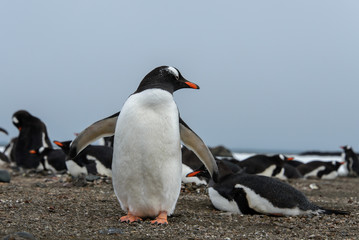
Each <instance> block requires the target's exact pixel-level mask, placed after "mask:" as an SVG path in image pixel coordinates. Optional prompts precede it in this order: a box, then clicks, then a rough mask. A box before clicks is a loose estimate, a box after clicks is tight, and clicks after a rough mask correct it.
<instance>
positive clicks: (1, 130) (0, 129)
mask: <svg viewBox="0 0 359 240" xmlns="http://www.w3.org/2000/svg"><path fill="white" fill-rule="evenodd" d="M0 132H3V133H5V134H6V135H9V133H8V132H7V131H6V130H5V129H3V128H2V127H0Z"/></svg>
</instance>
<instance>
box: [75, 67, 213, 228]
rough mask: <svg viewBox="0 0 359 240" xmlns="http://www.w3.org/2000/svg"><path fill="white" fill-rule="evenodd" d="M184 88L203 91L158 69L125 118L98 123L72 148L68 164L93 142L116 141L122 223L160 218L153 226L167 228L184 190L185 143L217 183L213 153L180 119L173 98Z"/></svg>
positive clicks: (127, 107)
mask: <svg viewBox="0 0 359 240" xmlns="http://www.w3.org/2000/svg"><path fill="white" fill-rule="evenodd" d="M181 88H193V89H199V87H198V86H197V85H196V84H194V83H192V82H189V81H187V80H186V79H185V78H184V77H183V76H182V75H181V73H180V72H179V71H178V69H176V68H174V67H169V66H161V67H157V68H155V69H154V70H152V71H151V72H150V73H148V74H147V75H146V76H145V77H144V78H143V80H142V81H141V83H140V84H139V86H138V88H137V90H136V91H135V92H134V93H133V94H132V95H131V96H130V97H129V98H128V99H127V100H126V102H125V103H124V105H123V107H122V110H121V113H117V114H115V115H112V116H111V117H108V118H105V119H103V120H100V121H98V122H96V123H94V124H93V125H91V126H90V127H89V128H87V129H85V130H84V131H83V132H81V133H80V134H79V136H78V137H77V138H76V139H75V140H74V142H73V143H72V145H71V152H70V156H69V157H70V158H71V157H73V156H75V155H76V154H77V153H78V152H80V151H81V150H82V149H83V148H84V147H85V146H86V145H87V144H88V143H89V142H92V141H94V140H96V139H98V138H99V137H103V136H110V135H115V140H114V153H113V162H112V182H113V187H114V191H115V194H116V196H117V198H118V200H119V202H120V205H121V207H122V209H123V210H124V211H126V212H127V215H126V216H123V217H121V219H120V221H121V222H130V223H131V222H135V221H141V218H143V217H156V219H154V220H153V221H152V222H151V223H152V224H167V223H168V222H167V216H168V215H171V214H172V213H173V211H174V209H175V206H176V202H177V199H178V197H179V194H180V189H181V173H182V164H181V140H182V142H183V144H184V145H186V146H187V147H188V148H190V149H191V150H193V151H194V152H195V153H196V154H197V156H199V158H200V159H201V160H202V161H203V162H204V164H205V165H206V167H207V168H208V169H209V172H210V174H211V176H212V177H214V178H215V179H216V178H217V172H218V169H217V165H216V162H215V160H214V158H213V156H212V154H211V152H210V151H209V149H208V148H207V146H206V145H205V144H204V142H203V141H202V140H201V139H200V138H199V137H198V136H197V135H196V134H195V133H194V132H193V131H192V130H191V129H190V128H189V127H188V126H187V124H186V123H185V122H184V121H183V120H182V119H181V118H180V116H179V112H178V108H177V105H176V103H175V102H174V99H173V93H174V92H175V91H176V90H179V89H181ZM164 170H165V171H164Z"/></svg>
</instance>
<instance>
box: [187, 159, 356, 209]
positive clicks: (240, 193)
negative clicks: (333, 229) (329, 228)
mask: <svg viewBox="0 0 359 240" xmlns="http://www.w3.org/2000/svg"><path fill="white" fill-rule="evenodd" d="M217 165H218V168H219V174H220V175H219V181H218V182H217V183H215V182H213V181H212V180H209V186H208V194H209V197H210V200H211V202H212V204H213V206H214V207H215V208H216V209H218V210H222V211H228V212H233V213H239V214H266V215H275V216H297V215H310V214H349V212H346V211H340V210H331V209H325V208H322V207H318V206H317V205H315V204H313V203H311V202H310V201H309V200H308V199H307V198H306V196H305V195H304V194H303V193H302V192H300V191H298V190H297V189H295V188H294V187H292V186H291V185H289V184H287V183H284V182H282V181H280V180H278V179H275V178H271V177H267V176H259V175H252V174H246V173H244V172H243V171H240V172H233V170H232V169H231V168H229V167H228V166H227V165H225V164H223V163H221V161H217ZM196 175H203V176H205V177H207V178H208V179H209V174H208V173H207V171H206V170H205V169H204V168H203V167H202V168H201V169H199V170H197V171H195V172H193V173H190V174H188V175H187V176H188V177H191V176H196Z"/></svg>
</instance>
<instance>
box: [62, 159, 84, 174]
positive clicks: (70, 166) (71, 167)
mask: <svg viewBox="0 0 359 240" xmlns="http://www.w3.org/2000/svg"><path fill="white" fill-rule="evenodd" d="M65 164H66V168H67V170H68V171H69V173H70V175H71V176H73V177H78V176H80V175H81V174H85V175H88V172H87V169H86V167H85V166H83V167H81V166H79V165H78V164H77V163H76V162H75V161H73V160H67V161H66V162H65Z"/></svg>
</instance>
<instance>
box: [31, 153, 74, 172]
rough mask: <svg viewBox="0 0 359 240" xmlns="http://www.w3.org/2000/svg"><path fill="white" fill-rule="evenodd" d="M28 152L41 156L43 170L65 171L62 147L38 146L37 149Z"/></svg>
mask: <svg viewBox="0 0 359 240" xmlns="http://www.w3.org/2000/svg"><path fill="white" fill-rule="evenodd" d="M30 153H31V154H37V155H39V156H40V157H41V163H42V165H43V167H44V170H48V171H51V172H52V173H54V174H56V173H64V172H66V171H67V167H66V163H65V159H66V154H65V152H64V151H63V150H62V149H52V148H47V147H40V148H39V149H33V150H30Z"/></svg>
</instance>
